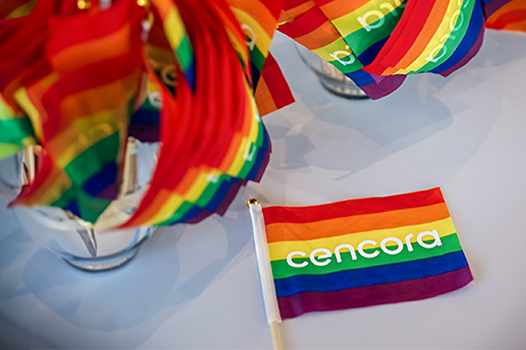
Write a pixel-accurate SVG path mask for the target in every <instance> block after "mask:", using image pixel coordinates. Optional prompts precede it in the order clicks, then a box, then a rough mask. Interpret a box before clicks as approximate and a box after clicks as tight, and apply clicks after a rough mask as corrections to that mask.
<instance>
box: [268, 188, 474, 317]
mask: <svg viewBox="0 0 526 350" xmlns="http://www.w3.org/2000/svg"><path fill="white" fill-rule="evenodd" d="M263 215H264V219H265V228H266V233H267V240H268V248H269V254H270V261H271V266H272V274H273V276H274V284H275V289H276V295H277V299H278V305H279V310H280V313H281V317H282V318H284V319H285V318H293V317H297V316H299V315H301V314H304V313H306V312H313V311H329V310H341V309H347V308H355V307H364V306H371V305H379V304H386V303H397V302H402V301H411V300H419V299H424V298H429V297H433V296H437V295H440V294H444V293H448V292H451V291H454V290H457V289H459V288H461V287H463V286H465V285H467V284H468V283H469V282H470V281H471V280H472V279H473V277H472V275H471V271H470V269H469V266H468V262H467V260H466V257H465V255H464V253H463V251H462V247H461V245H460V242H459V239H458V236H457V233H456V229H455V227H454V225H453V222H452V220H451V217H450V214H449V211H448V209H447V206H446V203H445V201H444V198H443V196H442V192H441V191H440V189H439V188H434V189H430V190H426V191H421V192H414V193H408V194H401V195H395V196H390V197H377V198H366V199H355V200H348V201H343V202H337V203H331V204H325V205H318V206H311V207H267V208H263Z"/></svg>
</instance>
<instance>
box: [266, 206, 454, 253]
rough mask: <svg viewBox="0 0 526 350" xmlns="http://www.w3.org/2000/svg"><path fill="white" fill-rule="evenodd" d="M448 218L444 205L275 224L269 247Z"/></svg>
mask: <svg viewBox="0 0 526 350" xmlns="http://www.w3.org/2000/svg"><path fill="white" fill-rule="evenodd" d="M448 217H449V211H448V210H447V207H446V204H445V203H439V204H434V205H429V206H425V207H419V208H411V209H404V210H393V211H388V212H383V213H375V214H364V215H355V216H349V217H342V218H336V219H330V220H321V221H315V222H309V223H275V224H269V225H267V226H266V231H267V240H268V242H269V243H272V242H281V241H302V240H311V239H318V238H326V237H327V232H331V237H334V236H339V235H344V234H349V233H357V232H364V231H373V230H383V229H388V228H394V227H401V226H409V225H419V224H424V223H428V222H433V221H437V220H441V219H445V218H448Z"/></svg>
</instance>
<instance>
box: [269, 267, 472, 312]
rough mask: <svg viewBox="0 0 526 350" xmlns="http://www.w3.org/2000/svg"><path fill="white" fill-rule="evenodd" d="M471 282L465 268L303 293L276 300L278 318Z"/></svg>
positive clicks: (415, 296) (412, 296)
mask: <svg viewBox="0 0 526 350" xmlns="http://www.w3.org/2000/svg"><path fill="white" fill-rule="evenodd" d="M472 280H473V276H472V275H471V271H470V270H469V266H466V267H463V268H461V269H459V270H455V271H451V272H446V273H443V274H440V275H436V276H431V277H425V278H419V279H413V280H408V281H403V282H395V283H385V284H378V285H374V286H368V287H358V288H349V289H344V290H340V291H336V292H305V293H300V294H296V295H293V296H290V297H284V298H278V305H279V309H280V312H281V317H282V318H283V319H286V318H294V317H297V316H300V315H302V314H304V313H306V312H313V311H330V310H343V309H349V308H355V307H365V306H372V305H380V304H390V303H398V302H402V301H411V300H419V299H425V298H431V297H434V296H437V295H440V294H444V293H448V292H452V291H454V290H457V289H459V288H461V287H463V286H465V285H466V284H468V283H469V282H471V281H472Z"/></svg>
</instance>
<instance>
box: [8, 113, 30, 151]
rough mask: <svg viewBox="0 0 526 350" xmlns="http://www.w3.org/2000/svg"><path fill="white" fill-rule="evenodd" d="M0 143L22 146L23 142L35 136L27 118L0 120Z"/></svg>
mask: <svg viewBox="0 0 526 350" xmlns="http://www.w3.org/2000/svg"><path fill="white" fill-rule="evenodd" d="M0 131H1V132H0V142H2V143H10V144H13V145H18V146H23V145H24V144H23V140H24V139H25V138H27V137H32V136H34V135H35V133H34V131H33V126H32V125H31V121H30V120H29V118H27V117H20V118H12V119H0Z"/></svg>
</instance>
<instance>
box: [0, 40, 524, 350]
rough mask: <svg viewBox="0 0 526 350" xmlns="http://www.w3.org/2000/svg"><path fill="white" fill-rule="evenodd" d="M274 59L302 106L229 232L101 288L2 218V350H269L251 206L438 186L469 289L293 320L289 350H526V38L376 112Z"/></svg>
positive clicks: (141, 265) (413, 88) (278, 125)
mask: <svg viewBox="0 0 526 350" xmlns="http://www.w3.org/2000/svg"><path fill="white" fill-rule="evenodd" d="M272 52H273V53H274V55H275V57H276V59H277V60H278V62H279V63H280V65H281V67H282V69H283V71H284V74H285V76H286V78H287V80H288V81H289V83H290V86H291V88H292V91H293V94H294V96H295V98H296V103H295V104H294V105H291V106H288V107H286V108H284V109H282V110H280V111H278V112H275V113H273V114H270V115H268V116H266V117H264V122H265V124H266V126H267V128H268V131H269V134H270V137H271V140H272V147H273V154H272V157H271V161H270V164H269V166H268V168H267V171H266V173H265V175H264V176H263V179H262V181H261V183H259V184H254V183H252V184H249V185H248V186H247V187H246V188H244V189H242V190H241V191H240V193H239V195H238V196H237V198H236V199H235V200H234V202H233V203H232V205H231V207H230V209H229V210H228V212H227V213H226V214H225V216H224V217H219V216H212V217H210V218H208V219H206V220H205V221H204V222H202V223H200V224H197V225H177V226H174V227H165V228H161V229H158V230H157V231H156V233H155V234H154V235H153V237H152V238H151V239H150V240H149V241H148V242H146V243H145V244H144V245H143V246H142V247H141V250H140V251H139V253H138V255H137V256H136V257H135V259H134V260H132V261H131V262H130V263H129V264H128V265H126V266H124V267H122V268H120V269H117V270H114V271H109V272H104V273H95V274H92V273H87V272H83V271H79V270H76V269H74V268H72V267H70V266H69V265H67V264H66V263H65V262H63V261H61V260H60V259H58V258H57V257H55V256H54V255H53V254H52V253H50V252H49V251H47V250H45V249H43V248H40V246H39V245H38V244H36V243H34V242H33V241H32V240H31V239H30V238H29V237H28V236H27V235H26V234H25V233H24V232H23V231H22V230H21V229H20V228H19V226H18V224H17V223H16V222H15V220H14V219H13V216H12V215H11V213H10V212H8V211H7V210H6V209H5V206H4V205H2V206H1V209H0V225H1V227H0V348H1V349H29V348H40V349H42V348H66V349H267V348H270V347H271V338H270V331H269V328H268V327H267V325H266V321H265V316H264V310H263V302H262V298H261V291H260V287H259V280H258V272H257V267H256V261H255V253H254V246H253V240H252V232H251V225H250V219H249V214H248V210H247V208H246V200H247V199H248V198H250V197H256V198H258V199H259V200H260V202H262V204H263V205H310V204H321V203H328V202H333V201H339V200H344V199H352V198H361V197H371V196H385V195H392V194H398V193H404V192H412V191H417V190H423V189H428V188H432V187H436V186H439V187H441V188H442V191H443V193H444V196H445V199H446V202H447V203H448V206H449V209H450V212H451V216H452V218H453V221H454V223H455V226H456V228H457V230H458V234H459V237H460V239H461V241H462V243H463V246H464V251H465V253H466V255H467V257H468V260H469V262H470V265H471V269H472V272H473V275H474V277H475V280H474V281H473V282H472V283H471V284H470V285H468V286H467V287H466V288H463V289H461V290H459V291H456V292H453V293H449V294H446V295H443V296H439V297H436V298H432V299H427V300H421V301H415V302H406V303H399V304H392V305H381V306H375V307H368V308H361V309H350V310H344V311H334V312H324V313H311V314H306V315H303V316H300V317H298V318H295V319H289V320H285V321H284V322H283V323H282V324H281V326H280V329H281V334H282V338H283V345H284V347H285V348H287V349H480V348H485V349H525V348H526V331H525V330H526V326H525V325H526V296H525V295H526V278H525V274H524V271H525V268H526V257H525V255H524V249H525V247H526V229H525V228H524V220H523V218H524V216H525V214H524V213H526V158H525V153H526V136H525V135H526V84H525V82H526V35H523V34H518V33H509V32H508V33H504V32H493V31H488V32H487V34H486V38H485V41H484V45H483V47H482V49H481V51H480V53H479V54H478V55H477V56H476V57H475V59H474V60H473V61H471V62H470V63H469V64H468V65H467V66H466V67H464V68H463V69H461V70H460V71H458V72H456V73H454V74H453V75H452V76H450V77H449V78H447V79H446V78H443V77H440V76H435V75H431V74H426V75H418V76H410V77H408V79H407V80H406V82H405V83H404V85H403V86H402V87H401V88H400V89H399V90H398V91H396V92H395V93H393V94H392V95H390V96H388V97H387V98H384V99H382V100H379V101H349V100H344V99H341V98H338V97H335V96H332V95H330V94H329V93H328V92H326V91H325V90H324V89H323V88H322V87H321V86H320V85H319V84H318V82H317V79H316V77H315V76H313V74H312V73H310V72H309V71H308V70H307V68H306V67H304V66H303V65H302V64H301V62H300V61H299V57H298V56H297V53H296V52H295V50H294V48H293V46H292V44H291V43H290V42H289V41H288V40H286V39H285V38H284V37H282V36H277V37H276V38H275V40H274V42H273V47H272ZM0 204H1V203H0Z"/></svg>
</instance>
